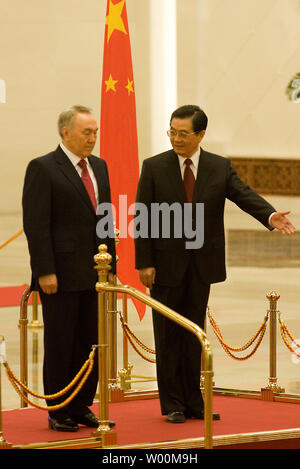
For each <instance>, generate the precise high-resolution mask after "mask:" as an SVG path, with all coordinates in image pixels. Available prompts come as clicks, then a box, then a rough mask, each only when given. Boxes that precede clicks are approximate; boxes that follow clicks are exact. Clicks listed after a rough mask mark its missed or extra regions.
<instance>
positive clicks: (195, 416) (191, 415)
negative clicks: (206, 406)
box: [186, 410, 221, 420]
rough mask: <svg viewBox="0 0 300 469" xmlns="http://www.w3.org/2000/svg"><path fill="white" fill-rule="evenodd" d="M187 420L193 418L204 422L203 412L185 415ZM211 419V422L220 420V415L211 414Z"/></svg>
mask: <svg viewBox="0 0 300 469" xmlns="http://www.w3.org/2000/svg"><path fill="white" fill-rule="evenodd" d="M186 417H187V418H189V417H190V418H195V419H199V420H204V410H201V411H200V412H195V413H193V414H187V415H186ZM212 419H213V420H221V417H220V414H212Z"/></svg>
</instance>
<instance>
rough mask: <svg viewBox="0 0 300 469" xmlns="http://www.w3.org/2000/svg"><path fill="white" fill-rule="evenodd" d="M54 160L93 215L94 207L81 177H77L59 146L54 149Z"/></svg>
mask: <svg viewBox="0 0 300 469" xmlns="http://www.w3.org/2000/svg"><path fill="white" fill-rule="evenodd" d="M55 159H56V162H57V163H58V167H59V169H60V170H61V171H62V172H63V173H64V175H65V176H66V178H67V179H68V181H69V182H70V183H71V184H72V185H73V186H74V187H75V188H76V190H77V191H78V192H79V194H80V196H81V198H82V199H83V201H84V202H85V203H86V205H87V207H88V208H89V209H90V210H92V212H93V213H95V210H94V207H93V205H92V202H91V200H90V197H89V195H88V193H87V191H86V189H85V187H84V184H83V182H82V180H81V177H80V176H79V174H78V173H77V171H76V169H75V168H74V166H73V164H72V163H71V161H70V160H69V158H68V157H67V155H65V153H64V152H63V150H62V149H61V147H60V146H58V148H57V149H56V152H55Z"/></svg>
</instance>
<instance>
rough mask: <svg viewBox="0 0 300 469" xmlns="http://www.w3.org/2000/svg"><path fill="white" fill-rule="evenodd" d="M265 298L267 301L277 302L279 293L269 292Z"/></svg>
mask: <svg viewBox="0 0 300 469" xmlns="http://www.w3.org/2000/svg"><path fill="white" fill-rule="evenodd" d="M267 298H268V300H269V301H271V300H272V301H277V300H279V298H280V295H279V293H277V292H276V291H270V292H269V293H268V294H267Z"/></svg>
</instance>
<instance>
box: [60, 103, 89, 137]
mask: <svg viewBox="0 0 300 469" xmlns="http://www.w3.org/2000/svg"><path fill="white" fill-rule="evenodd" d="M80 112H83V113H86V114H91V113H92V110H91V109H90V108H89V107H86V106H81V105H80V104H76V105H74V106H71V107H70V108H69V109H67V110H66V111H63V112H61V113H60V115H59V117H58V122H57V126H58V132H59V135H60V136H61V137H62V136H63V135H62V129H63V127H68V126H71V125H72V123H73V120H74V118H75V116H76V115H77V114H79V113H80Z"/></svg>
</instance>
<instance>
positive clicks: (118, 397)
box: [109, 388, 124, 402]
mask: <svg viewBox="0 0 300 469" xmlns="http://www.w3.org/2000/svg"><path fill="white" fill-rule="evenodd" d="M109 397H110V399H109V400H110V402H123V401H124V390H123V389H117V388H115V389H110V390H109Z"/></svg>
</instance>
